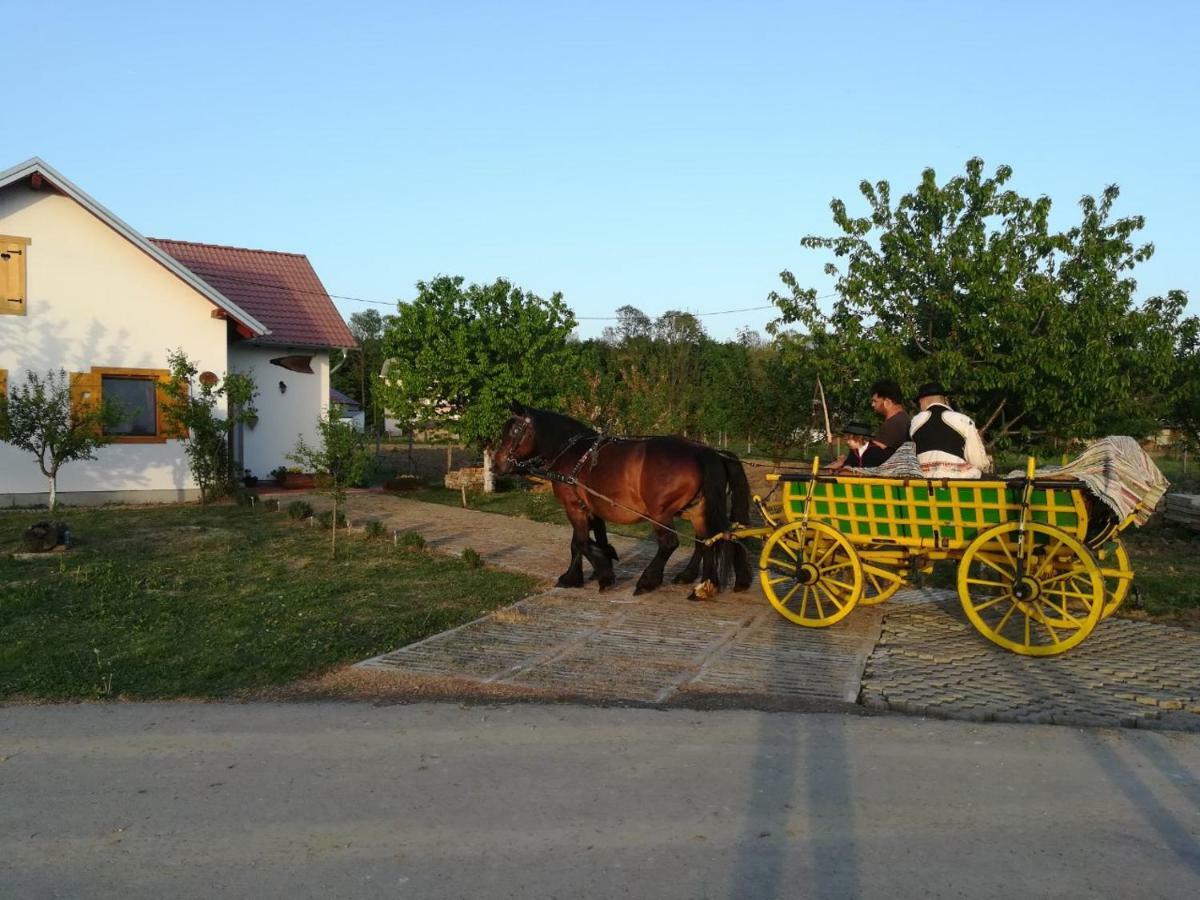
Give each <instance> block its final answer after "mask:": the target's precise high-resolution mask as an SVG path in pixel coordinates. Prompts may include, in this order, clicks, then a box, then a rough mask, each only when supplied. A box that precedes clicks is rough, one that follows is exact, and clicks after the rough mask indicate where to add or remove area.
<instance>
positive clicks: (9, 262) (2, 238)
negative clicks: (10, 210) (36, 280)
mask: <svg viewBox="0 0 1200 900" xmlns="http://www.w3.org/2000/svg"><path fill="white" fill-rule="evenodd" d="M31 243H32V241H30V240H29V238H23V237H13V236H12V235H7V234H0V316H4V315H7V316H23V315H25V285H26V278H25V270H26V264H25V260H26V257H28V256H29V245H30V244H31Z"/></svg>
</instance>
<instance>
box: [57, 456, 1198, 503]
mask: <svg viewBox="0 0 1200 900" xmlns="http://www.w3.org/2000/svg"><path fill="white" fill-rule="evenodd" d="M1184 470H1185V471H1186V466H1185V467H1184ZM49 480H50V512H54V507H55V506H57V505H58V484H57V483H56V482H57V481H58V478H57V475H51V476H50V479H49Z"/></svg>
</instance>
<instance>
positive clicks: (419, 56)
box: [0, 0, 1200, 338]
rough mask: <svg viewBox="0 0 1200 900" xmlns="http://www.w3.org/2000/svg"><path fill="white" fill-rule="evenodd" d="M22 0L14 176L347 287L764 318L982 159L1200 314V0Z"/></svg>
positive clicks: (143, 227) (2, 1) (10, 21)
mask: <svg viewBox="0 0 1200 900" xmlns="http://www.w3.org/2000/svg"><path fill="white" fill-rule="evenodd" d="M0 11H3V12H4V19H5V21H6V23H7V26H6V39H5V45H6V46H5V51H4V55H3V71H4V72H5V73H6V75H7V76H9V77H8V78H7V79H6V83H7V85H8V87H7V88H6V93H7V95H8V96H7V99H6V101H5V110H6V115H5V117H4V120H3V121H4V123H5V124H4V125H3V126H0V168H7V167H8V166H9V165H12V164H14V163H17V162H20V161H21V160H24V159H26V158H28V157H30V156H35V155H36V156H41V157H43V158H44V159H46V161H47V162H49V163H50V164H51V165H53V166H56V167H57V168H58V169H60V170H61V171H62V172H63V173H64V174H66V175H67V176H68V177H69V178H71V179H72V180H73V181H75V182H76V183H77V184H79V185H80V186H81V187H82V188H83V189H84V190H86V191H88V192H89V193H90V194H92V195H93V196H94V197H96V198H97V199H98V200H99V201H100V202H101V203H103V204H105V205H106V206H108V207H109V208H110V209H112V210H113V211H114V212H115V213H116V214H117V215H119V216H121V217H122V218H123V219H125V220H126V221H128V222H129V223H130V224H131V225H133V226H134V227H135V228H137V229H139V230H140V231H142V232H143V233H144V234H148V235H152V236H155V237H169V238H177V239H183V240H197V241H208V242H212V243H222V244H234V245H240V246H249V247H261V248H267V249H278V250H292V251H299V252H303V253H306V254H308V256H309V258H310V259H311V260H312V262H313V264H314V266H315V267H316V269H317V272H318V273H319V274H320V276H321V278H322V280H323V281H324V282H325V285H326V287H327V288H328V289H329V291H330V292H331V293H334V294H341V295H348V296H353V297H361V298H370V299H382V300H392V299H395V298H397V297H400V298H403V297H411V296H412V294H413V284H414V283H415V282H416V281H417V280H419V279H427V278H431V277H433V276H434V275H437V274H439V273H446V274H461V275H464V276H466V277H467V278H468V279H470V280H476V281H485V280H491V279H493V278H495V277H496V276H499V275H503V276H506V277H508V278H510V279H512V280H513V281H515V282H516V283H517V284H519V285H521V286H523V287H526V288H529V289H531V290H533V291H535V292H537V293H539V294H542V295H548V294H550V293H552V292H553V291H556V290H560V291H562V292H563V293H564V294H565V296H566V299H567V302H568V303H569V304H570V305H571V306H572V307H573V308H574V309H575V311H576V313H577V315H579V316H581V317H587V316H610V315H612V312H613V310H615V309H616V308H617V307H618V306H620V305H622V304H625V303H631V304H633V305H635V306H638V307H640V308H641V309H642V310H644V311H645V312H647V313H649V314H651V315H654V314H658V313H661V312H663V311H664V310H667V309H687V310H691V311H693V312H701V313H703V312H708V311H711V310H723V309H731V308H738V307H749V306H760V305H763V304H765V303H766V296H767V294H768V293H769V292H770V291H771V290H772V289H774V288H776V287H778V286H779V281H778V272H779V271H780V270H781V269H784V268H790V269H792V270H793V271H795V272H796V273H797V275H799V276H800V277H801V278H802V280H804V281H806V283H809V284H811V285H813V286H815V287H818V288H821V289H822V290H825V289H827V287H828V283H829V282H828V280H827V279H826V278H825V277H824V276H823V275H822V274H821V265H822V263H823V262H824V258H823V257H822V256H820V255H819V254H817V253H815V252H813V251H805V250H803V249H802V248H801V247H800V245H799V241H800V238H801V237H802V236H803V235H805V234H808V233H812V232H826V231H827V230H828V229H829V227H830V224H829V212H828V204H829V201H830V199H831V198H832V197H834V196H841V197H844V198H846V199H847V200H853V199H854V198H855V197H857V188H856V185H857V184H858V182H859V181H860V180H861V179H863V178H869V179H871V180H877V179H880V178H884V179H888V180H890V181H891V182H892V185H893V194H894V195H897V196H898V194H899V193H901V192H902V190H907V189H908V188H910V187H912V186H914V185H915V184H916V182H917V180H918V177H919V173H920V171H921V170H922V169H923V168H924V167H926V166H933V167H934V168H935V169H936V170H937V171H938V173H939V176H940V177H942V178H945V177H949V176H950V175H952V174H955V173H957V172H959V171H961V169H962V165H963V163H964V162H965V161H966V160H967V158H969V157H971V156H973V155H979V156H982V157H983V158H984V159H985V160H986V162H987V163H988V166H989V168H992V167H994V165H996V164H999V163H1007V164H1009V165H1011V166H1013V167H1014V169H1015V172H1016V174H1015V178H1014V182H1013V184H1014V186H1015V187H1016V188H1017V189H1018V190H1021V191H1022V192H1024V193H1028V194H1034V195H1036V194H1043V193H1044V194H1048V195H1049V196H1050V197H1052V198H1053V199H1054V200H1055V204H1056V209H1057V211H1058V213H1057V218H1058V222H1059V224H1065V223H1067V222H1069V221H1071V220H1073V219H1074V217H1075V212H1076V207H1075V203H1076V201H1077V200H1078V198H1079V197H1080V196H1081V195H1082V194H1084V193H1093V194H1094V193H1097V192H1099V191H1100V190H1101V189H1102V188H1103V187H1104V186H1105V185H1106V184H1109V183H1112V182H1116V183H1117V184H1119V185H1120V186H1121V190H1122V198H1121V201H1120V206H1119V212H1121V213H1141V214H1143V215H1145V216H1146V217H1147V228H1146V230H1145V232H1143V234H1144V236H1145V237H1146V239H1148V240H1151V241H1153V242H1154V244H1155V245H1156V247H1157V254H1156V256H1155V258H1154V259H1153V260H1152V261H1151V262H1150V263H1149V264H1147V265H1146V266H1144V267H1143V268H1142V269H1140V270H1139V281H1140V285H1141V290H1140V291H1139V295H1140V296H1142V297H1145V296H1149V295H1150V294H1153V293H1160V292H1162V291H1164V290H1166V289H1169V288H1173V287H1178V288H1183V289H1185V290H1190V291H1191V292H1192V295H1193V300H1192V310H1193V311H1200V292H1197V291H1196V290H1195V287H1196V276H1197V264H1196V258H1197V256H1196V250H1195V243H1196V239H1195V231H1196V226H1195V223H1196V218H1195V216H1196V214H1197V210H1198V208H1200V203H1198V201H1200V189H1198V188H1197V178H1196V171H1195V169H1196V162H1197V160H1198V159H1200V151H1198V148H1197V143H1198V142H1197V136H1198V134H1197V132H1198V125H1197V122H1198V121H1200V116H1198V114H1200V63H1197V59H1196V53H1197V44H1198V43H1200V4H1197V3H1194V2H1153V0H1150V2H1146V3H1140V4H1134V3H1129V2H1121V3H1113V2H1098V0H1092V2H1071V3H1066V2H1062V3H1052V2H1045V0H1043V2H1040V3H1026V2H1006V3H1002V4H1001V3H989V4H980V3H964V2H961V0H960V2H944V3H920V2H912V3H909V2H905V3H896V2H862V3H829V2H824V3H819V4H817V3H801V2H792V3H737V4H735V3H732V2H730V3H721V4H718V3H700V2H690V3H655V2H638V3H623V2H613V0H607V2H603V3H593V4H587V5H585V4H582V3H562V2H560V3H544V4H543V3H521V2H515V0H513V2H503V3H498V2H488V3H483V2H480V3H452V2H442V3H354V2H339V3H330V2H327V0H326V2H322V3H311V4H309V3H303V2H287V3H271V4H267V3H251V2H247V3H242V4H230V5H228V6H226V5H224V4H222V3H219V2H206V3H202V4H201V3H178V4H164V3H162V2H161V0H158V2H154V3H146V4H140V3H97V2H94V0H93V2H74V3H62V2H54V0H43V2H41V3H39V4H37V5H36V6H35V7H27V6H25V5H23V4H17V3H15V2H14V0H0ZM13 76H19V77H13ZM852 208H853V207H852ZM338 306H339V308H340V309H341V311H342V313H343V315H344V316H346V317H347V318H348V317H349V315H350V314H351V313H353V312H355V311H358V310H361V309H366V308H370V307H368V306H367V305H365V304H362V303H357V302H351V301H341V300H339V301H338ZM374 308H376V309H380V310H381V311H387V307H383V306H376V307H374ZM771 317H772V316H771V311H770V310H761V311H757V312H749V313H743V314H738V315H725V316H713V317H707V318H706V319H705V320H704V321H705V324H706V326H707V328H708V329H709V333H710V334H712V335H714V336H715V337H718V338H725V337H730V336H732V335H733V333H734V331H735V329H736V328H737V327H739V326H745V325H748V326H751V327H754V328H761V327H762V326H763V324H764V323H765V322H766V321H767V320H768V319H769V318H771ZM604 324H605V323H603V322H591V321H585V322H582V323H581V329H580V331H581V333H582V334H583V335H584V336H589V335H593V334H597V333H599V330H600V329H601V328H602V327H603V325H604Z"/></svg>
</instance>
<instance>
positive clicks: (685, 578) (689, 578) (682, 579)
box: [671, 572, 696, 584]
mask: <svg viewBox="0 0 1200 900" xmlns="http://www.w3.org/2000/svg"><path fill="white" fill-rule="evenodd" d="M695 580H696V576H695V575H688V573H687V572H680V573H679V574H678V575H676V576H675V577H674V578H672V579H671V581H672V582H673V583H675V584H691V583H692V582H693V581H695Z"/></svg>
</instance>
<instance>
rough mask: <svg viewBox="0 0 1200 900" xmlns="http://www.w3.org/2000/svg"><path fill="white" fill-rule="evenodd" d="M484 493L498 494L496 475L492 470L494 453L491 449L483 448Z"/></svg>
mask: <svg viewBox="0 0 1200 900" xmlns="http://www.w3.org/2000/svg"><path fill="white" fill-rule="evenodd" d="M483 492H484V493H485V494H494V493H496V473H495V472H494V471H493V470H492V451H491V448H490V447H484V448H483Z"/></svg>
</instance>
